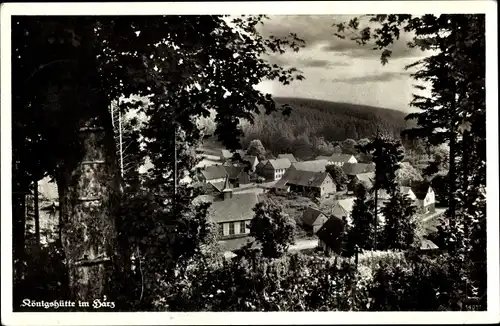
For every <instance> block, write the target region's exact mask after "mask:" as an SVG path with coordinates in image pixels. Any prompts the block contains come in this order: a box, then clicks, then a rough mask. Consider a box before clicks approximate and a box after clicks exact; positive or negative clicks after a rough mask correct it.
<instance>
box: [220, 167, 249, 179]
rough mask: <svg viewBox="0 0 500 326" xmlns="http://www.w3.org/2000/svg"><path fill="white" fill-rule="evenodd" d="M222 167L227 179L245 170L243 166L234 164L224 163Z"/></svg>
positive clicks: (236, 176) (235, 177) (234, 177)
mask: <svg viewBox="0 0 500 326" xmlns="http://www.w3.org/2000/svg"><path fill="white" fill-rule="evenodd" d="M224 169H225V170H226V173H227V175H228V176H229V179H237V178H238V176H239V175H240V174H241V173H242V172H243V171H244V170H245V168H244V167H243V166H234V165H225V166H224Z"/></svg>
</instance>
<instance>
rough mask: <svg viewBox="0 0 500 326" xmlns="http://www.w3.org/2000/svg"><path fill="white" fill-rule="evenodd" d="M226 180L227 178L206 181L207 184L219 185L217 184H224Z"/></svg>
mask: <svg viewBox="0 0 500 326" xmlns="http://www.w3.org/2000/svg"><path fill="white" fill-rule="evenodd" d="M225 180H226V179H225V178H219V179H212V180H205V182H208V183H217V182H224V181H225Z"/></svg>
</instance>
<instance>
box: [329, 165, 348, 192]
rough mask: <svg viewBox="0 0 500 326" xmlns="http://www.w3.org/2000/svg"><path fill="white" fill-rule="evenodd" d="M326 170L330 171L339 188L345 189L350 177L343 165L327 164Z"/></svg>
mask: <svg viewBox="0 0 500 326" xmlns="http://www.w3.org/2000/svg"><path fill="white" fill-rule="evenodd" d="M326 172H328V173H330V176H331V177H332V179H333V181H334V182H335V184H336V185H337V189H338V190H342V189H345V187H346V185H347V183H348V182H349V178H348V177H347V175H346V174H345V172H344V170H343V169H342V168H341V167H339V166H337V165H327V167H326Z"/></svg>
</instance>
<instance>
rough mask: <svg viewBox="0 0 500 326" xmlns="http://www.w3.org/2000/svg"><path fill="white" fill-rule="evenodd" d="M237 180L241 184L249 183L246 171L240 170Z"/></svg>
mask: <svg viewBox="0 0 500 326" xmlns="http://www.w3.org/2000/svg"><path fill="white" fill-rule="evenodd" d="M238 182H239V184H241V185H245V184H248V183H250V176H249V175H248V173H246V172H241V174H240V177H239V178H238Z"/></svg>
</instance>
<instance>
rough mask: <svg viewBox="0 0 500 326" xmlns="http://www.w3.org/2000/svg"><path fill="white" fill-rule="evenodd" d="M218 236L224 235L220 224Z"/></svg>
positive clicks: (222, 226)
mask: <svg viewBox="0 0 500 326" xmlns="http://www.w3.org/2000/svg"><path fill="white" fill-rule="evenodd" d="M219 235H220V236H223V235H224V225H223V224H222V223H221V224H219Z"/></svg>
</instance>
